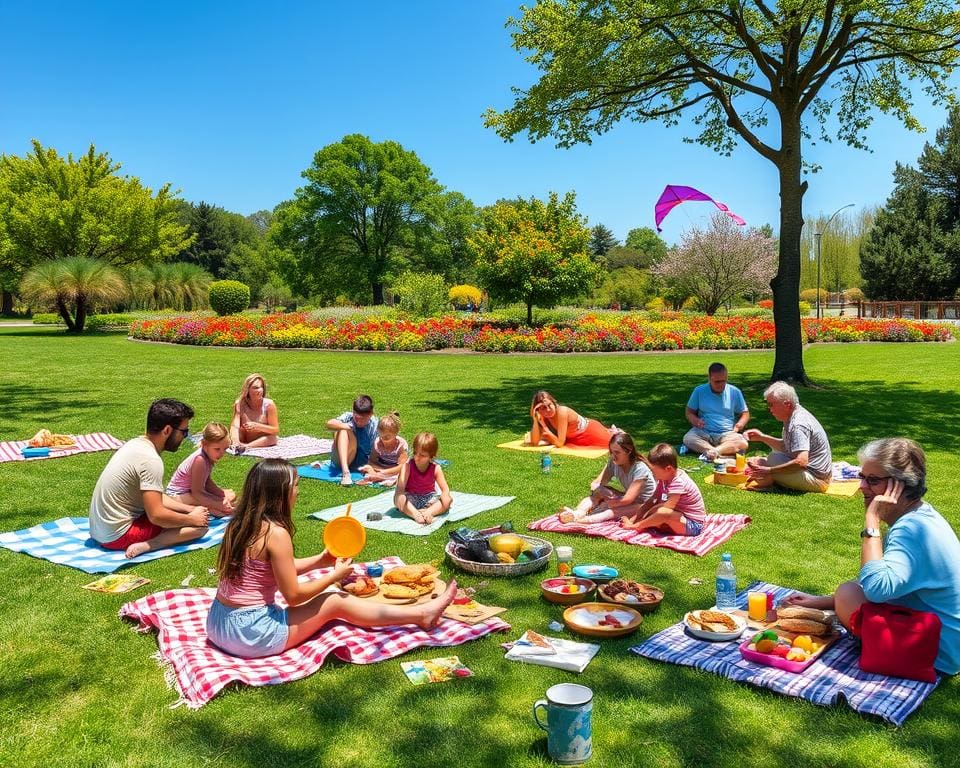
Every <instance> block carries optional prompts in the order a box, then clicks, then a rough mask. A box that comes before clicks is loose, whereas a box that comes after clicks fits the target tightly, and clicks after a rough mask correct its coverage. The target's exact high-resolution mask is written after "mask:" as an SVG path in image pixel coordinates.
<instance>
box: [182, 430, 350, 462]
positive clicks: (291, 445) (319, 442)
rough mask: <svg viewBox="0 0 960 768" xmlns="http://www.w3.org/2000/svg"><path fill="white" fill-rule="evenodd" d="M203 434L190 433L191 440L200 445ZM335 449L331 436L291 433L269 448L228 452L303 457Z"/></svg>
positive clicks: (276, 456) (279, 457) (287, 457)
mask: <svg viewBox="0 0 960 768" xmlns="http://www.w3.org/2000/svg"><path fill="white" fill-rule="evenodd" d="M201 438H202V435H190V438H189V439H190V441H191V442H192V443H193V444H194V445H199V444H200V440H201ZM332 449H333V440H331V439H330V438H329V437H312V436H311V435H289V436H287V437H279V438H277V444H276V445H271V446H268V447H267V448H247V449H246V450H245V451H244V452H243V453H239V454H238V453H237V452H236V451H234V450H233V448H228V449H227V453H229V454H231V455H233V456H249V457H250V458H252V459H302V458H303V457H304V456H319V455H320V454H323V453H330V451H331V450H332Z"/></svg>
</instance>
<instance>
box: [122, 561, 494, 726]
mask: <svg viewBox="0 0 960 768" xmlns="http://www.w3.org/2000/svg"><path fill="white" fill-rule="evenodd" d="M380 562H381V563H383V564H384V565H386V566H387V567H393V566H395V565H402V564H403V561H402V560H400V558H398V557H387V558H383V559H382V560H381V561H380ZM329 570H330V569H318V570H315V571H311V572H310V573H308V574H304V576H301V578H302V579H304V578H307V579H309V578H316V577H317V576H319V575H322V574H323V573H328V572H329ZM215 595H216V590H214V589H209V588H199V589H173V590H168V591H166V592H156V593H154V594H152V595H147V596H146V597H142V598H140V599H139V600H134V601H132V602H129V603H126V604H124V605H123V606H122V607H121V608H120V618H124V619H130V620H132V621H136V622H137V623H138V625H139V626H138V627H137V629H138V630H139V631H141V632H149V631H150V630H151V629H156V630H157V643H158V645H159V647H160V650H159V652H158V658H159V659H160V661H161V664H162V665H163V666H164V668H165V670H166V672H167V679H168V681H171V682H172V683H174V685H175V686H176V690H177V692H178V693H179V694H180V702H179V703H185V704H186V705H187V706H188V707H190V708H191V709H199V708H200V707H202V706H203V705H204V704H206V703H207V702H208V701H210V700H211V699H212V698H213V697H214V696H216V695H217V693H218V692H219V691H220V690H221V689H222V688H224V687H225V686H226V685H228V684H229V683H231V682H233V681H238V682H241V683H246V684H247V685H252V686H260V685H274V684H276V683H285V682H288V681H291V680H299V679H301V678H304V677H307V676H308V675H311V674H313V673H314V672H316V671H317V670H318V669H319V668H320V667H321V666H322V665H323V662H324V660H325V659H326V657H327V655H328V654H330V653H331V652H333V654H334V655H335V656H336V657H337V658H338V659H340V660H341V661H348V662H351V663H353V664H372V663H373V662H375V661H384V660H386V659H392V658H393V657H394V656H399V655H400V654H402V653H406V652H407V651H410V650H413V649H414V648H420V647H423V646H430V647H445V646H451V645H460V644H462V643H465V642H467V641H468V640H474V639H476V638H478V637H483V636H484V635H487V634H489V633H491V632H500V631H506V630H508V629H510V625H509V624H507V623H506V622H505V621H503V620H502V619H498V618H492V619H487V620H486V621H482V622H480V623H478V624H474V625H472V626H471V625H469V624H463V623H461V622H459V621H453V620H452V619H441V620H440V623H439V624H438V625H437V626H436V627H434V628H433V629H431V630H429V631H426V630H422V629H419V628H418V627H415V626H413V625H408V626H400V627H381V628H378V629H361V628H360V627H355V626H353V625H352V624H346V623H344V622H342V621H336V622H333V623H331V624H328V625H327V626H326V627H324V629H323V631H322V632H320V633H319V634H317V635H315V636H314V637H312V638H311V639H310V640H308V641H307V642H305V643H303V644H302V645H299V646H297V647H296V648H291V649H289V650H287V651H285V652H283V653H281V654H277V655H276V656H267V657H265V658H261V659H241V658H238V657H236V656H231V655H229V654H227V653H224V652H223V651H221V650H219V649H217V648H215V647H214V646H212V645H210V644H209V643H208V642H207V632H206V621H207V613H208V612H209V610H210V605H211V604H212V603H213V598H214V596H215ZM278 597H279V595H278ZM277 603H278V604H279V605H283V604H284V603H283V601H282V600H280V599H278V600H277Z"/></svg>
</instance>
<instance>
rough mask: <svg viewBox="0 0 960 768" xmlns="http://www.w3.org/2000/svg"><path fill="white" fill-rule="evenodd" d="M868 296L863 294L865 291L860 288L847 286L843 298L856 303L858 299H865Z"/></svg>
mask: <svg viewBox="0 0 960 768" xmlns="http://www.w3.org/2000/svg"><path fill="white" fill-rule="evenodd" d="M865 298H866V296H864V295H863V291H861V290H860V289H859V288H847V290H845V291H844V292H843V300H844V301H846V302H848V303H850V304H856V303H857V302H858V301H863V300H864V299H865Z"/></svg>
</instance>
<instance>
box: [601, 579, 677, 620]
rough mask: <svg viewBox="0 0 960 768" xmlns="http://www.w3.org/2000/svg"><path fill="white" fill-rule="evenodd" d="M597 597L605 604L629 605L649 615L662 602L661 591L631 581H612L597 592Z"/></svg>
mask: <svg viewBox="0 0 960 768" xmlns="http://www.w3.org/2000/svg"><path fill="white" fill-rule="evenodd" d="M597 597H598V598H599V599H600V600H602V601H603V602H605V603H613V604H615V605H629V606H630V607H631V608H636V609H637V610H638V611H641V612H642V613H649V612H650V611H652V610H654V609H655V608H657V607H658V606H659V605H660V603H661V602H663V590H662V589H660V587H655V586H653V584H643V583H642V582H639V581H633V580H631V579H613V580H612V581H610V583H608V584H604V585H603V586H602V587H600V588H599V589H598V590H597Z"/></svg>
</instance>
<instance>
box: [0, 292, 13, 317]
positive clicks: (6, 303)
mask: <svg viewBox="0 0 960 768" xmlns="http://www.w3.org/2000/svg"><path fill="white" fill-rule="evenodd" d="M12 314H13V294H12V293H10V291H3V299H2V301H0V315H12Z"/></svg>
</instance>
